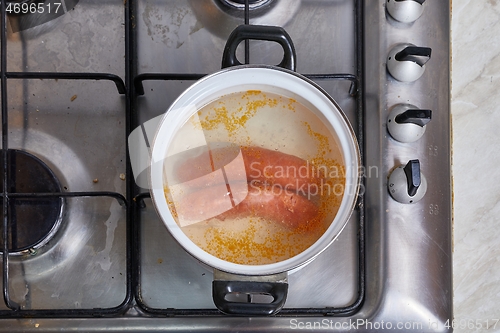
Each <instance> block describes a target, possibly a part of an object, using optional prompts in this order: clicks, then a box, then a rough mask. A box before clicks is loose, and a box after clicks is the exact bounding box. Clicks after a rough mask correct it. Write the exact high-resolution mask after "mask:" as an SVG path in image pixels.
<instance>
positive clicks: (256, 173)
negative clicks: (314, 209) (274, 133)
mask: <svg viewBox="0 0 500 333" xmlns="http://www.w3.org/2000/svg"><path fill="white" fill-rule="evenodd" d="M239 148H240V152H241V155H239V154H238V153H239V151H238V150H239V149H238V147H237V146H236V149H235V148H234V147H225V148H215V149H210V150H205V151H204V152H202V153H201V154H199V155H198V156H196V157H192V158H188V159H186V160H185V161H182V162H181V163H179V164H178V165H177V166H176V172H175V173H176V178H177V179H176V180H177V182H179V183H182V182H186V181H192V180H194V179H198V180H197V181H195V182H192V183H191V186H197V187H203V186H207V185H214V184H216V183H220V182H221V181H222V180H223V178H222V177H216V176H215V175H210V173H211V172H215V171H217V170H220V169H221V168H224V172H225V173H226V174H227V175H229V176H230V177H232V179H233V180H234V179H236V180H239V181H241V180H243V179H246V180H247V182H252V181H257V182H259V183H266V184H270V185H279V186H281V187H283V188H285V189H287V190H292V191H293V190H295V191H301V193H304V194H305V193H306V192H305V190H308V189H311V187H316V188H315V191H316V193H317V192H318V188H319V187H320V186H321V185H322V184H323V179H324V178H323V175H322V174H321V172H320V171H321V170H320V169H316V168H315V167H314V166H313V165H311V164H310V163H309V161H306V160H304V159H302V158H300V157H297V156H294V155H289V154H285V153H282V152H279V151H274V150H269V149H265V148H261V147H245V146H242V147H239ZM238 158H240V160H242V161H241V163H238ZM214 178H217V179H214ZM225 181H226V182H227V181H228V180H227V179H225Z"/></svg>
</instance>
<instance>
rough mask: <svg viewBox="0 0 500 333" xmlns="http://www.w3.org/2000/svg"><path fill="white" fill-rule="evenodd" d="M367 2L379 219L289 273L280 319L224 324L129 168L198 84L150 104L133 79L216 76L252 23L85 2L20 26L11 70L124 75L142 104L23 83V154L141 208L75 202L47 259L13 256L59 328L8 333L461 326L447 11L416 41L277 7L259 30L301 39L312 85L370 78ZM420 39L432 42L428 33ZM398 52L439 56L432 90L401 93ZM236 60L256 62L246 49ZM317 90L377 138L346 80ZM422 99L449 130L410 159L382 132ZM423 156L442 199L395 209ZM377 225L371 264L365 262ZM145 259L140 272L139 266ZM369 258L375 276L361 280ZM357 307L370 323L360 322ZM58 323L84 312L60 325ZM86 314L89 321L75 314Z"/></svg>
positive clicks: (95, 89)
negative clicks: (423, 50) (398, 192)
mask: <svg viewBox="0 0 500 333" xmlns="http://www.w3.org/2000/svg"><path fill="white" fill-rule="evenodd" d="M237 2H238V1H232V3H233V5H234V3H237ZM356 4H359V5H361V6H362V9H363V10H364V12H365V19H364V21H365V23H364V24H365V38H364V41H365V50H366V52H365V56H364V58H365V62H364V66H365V67H366V68H365V73H366V76H365V78H364V82H365V83H364V85H363V86H362V87H360V88H364V89H365V92H364V94H363V95H361V96H365V98H364V99H363V100H362V102H363V103H364V104H365V108H364V115H365V117H364V120H363V122H364V124H365V127H364V130H361V131H359V133H358V135H364V142H366V144H365V145H364V147H363V148H364V151H365V154H364V159H365V166H366V174H365V175H364V176H365V177H364V181H365V185H366V187H365V190H366V191H365V196H364V206H361V207H360V209H358V210H356V211H355V212H354V214H353V216H352V218H351V220H350V221H349V223H348V224H347V227H346V228H345V229H344V231H343V232H342V234H341V235H340V237H339V238H338V239H337V240H336V241H335V242H334V243H333V244H332V246H331V247H330V248H328V250H327V251H325V252H324V253H322V254H321V255H320V256H319V257H318V258H317V259H316V260H315V261H313V262H312V263H311V264H309V265H307V266H306V267H304V268H303V269H301V270H299V271H297V272H295V273H292V274H290V276H289V296H288V298H287V302H286V304H285V311H284V312H283V314H285V315H282V316H277V317H271V318H243V317H241V318H238V317H228V316H224V315H216V310H215V306H214V305H213V301H212V298H211V285H212V278H213V273H212V272H211V271H210V270H209V269H207V268H206V267H205V266H203V265H201V264H200V263H198V262H197V261H196V260H195V259H193V258H192V257H190V256H189V255H188V254H187V253H186V252H185V251H184V250H183V249H182V248H181V247H180V246H179V245H178V244H177V243H176V242H175V241H174V240H173V239H172V237H171V236H170V235H169V233H168V232H167V230H166V228H165V227H164V226H163V224H162V223H161V221H160V220H159V218H158V216H157V214H156V212H155V211H154V208H153V207H152V203H151V200H150V199H148V198H147V197H146V198H144V201H143V202H144V204H145V207H142V205H139V203H140V202H141V200H142V199H137V200H131V198H133V197H134V196H136V195H138V194H140V193H144V192H147V189H145V188H137V187H135V186H134V179H133V174H132V173H131V170H130V168H129V167H128V166H127V152H126V146H127V133H128V131H130V130H133V129H134V128H135V127H136V126H138V125H140V124H143V123H144V122H146V121H148V120H150V119H153V118H154V117H156V116H158V115H161V114H163V113H164V112H165V110H166V109H167V108H168V107H169V105H170V104H171V103H172V102H173V101H174V100H175V99H176V98H177V96H178V95H179V94H180V93H182V91H183V90H184V89H186V88H187V87H189V85H191V84H192V83H193V82H194V81H193V80H188V79H181V80H145V81H144V82H143V86H144V95H138V94H133V91H132V90H131V89H132V79H131V78H133V77H134V76H136V75H140V74H145V73H169V74H173V73H181V74H186V73H187V74H208V73H212V72H215V71H217V70H219V69H220V63H221V57H222V50H223V48H224V45H225V41H226V39H227V37H228V35H229V33H230V32H231V31H232V30H233V29H234V28H235V27H236V26H237V25H239V24H242V23H244V15H243V11H242V10H241V9H237V8H234V7H231V6H230V5H225V4H222V3H221V2H220V1H218V0H189V1H186V0H169V1H159V0H136V1H131V0H128V1H126V2H125V3H124V2H123V1H122V0H117V1H114V0H108V1H105V2H103V1H97V0H81V1H79V2H78V4H77V5H76V6H75V8H74V9H73V10H69V11H68V12H67V13H66V14H64V15H62V16H60V17H58V18H56V19H54V20H52V21H50V22H48V23H46V24H43V25H40V26H37V27H35V28H32V29H29V30H26V31H24V32H21V33H12V32H11V31H10V28H9V27H8V35H7V36H8V38H7V41H6V42H7V67H6V70H7V72H77V73H110V74H114V75H117V76H118V77H120V78H121V79H122V80H123V81H124V82H125V84H127V88H129V90H128V91H127V94H120V93H119V92H118V91H117V88H116V86H115V84H113V83H112V82H109V81H105V80H100V81H95V80H61V79H59V80H47V79H43V80H40V79H9V80H8V89H7V95H6V96H7V100H8V111H9V114H8V116H9V119H8V120H9V123H8V131H9V137H8V139H9V141H8V146H9V148H11V149H21V150H25V151H27V152H29V153H31V154H33V155H35V156H36V157H38V158H40V159H41V160H42V161H43V162H44V163H45V164H47V166H48V167H49V168H50V169H51V170H52V172H53V173H54V174H55V176H56V177H57V179H58V180H59V182H60V184H61V186H62V187H63V189H64V191H68V192H71V191H74V192H84V191H110V192H115V193H118V194H122V195H123V196H125V197H126V198H127V201H128V207H127V208H126V207H124V206H121V205H120V202H119V201H118V200H116V198H114V197H109V196H103V197H88V196H79V197H67V198H64V207H63V220H62V223H61V226H60V228H59V229H58V230H57V233H56V234H55V236H54V237H53V238H52V239H51V240H50V241H49V242H48V244H47V245H45V246H42V247H41V248H39V249H37V250H36V251H35V252H31V253H30V252H28V253H26V254H24V255H21V256H10V258H9V259H10V260H9V277H8V278H9V288H8V291H9V296H10V298H11V300H12V302H13V304H18V305H19V306H20V307H21V312H22V311H29V310H34V309H35V310H39V309H42V310H45V311H46V312H41V315H36V316H35V318H29V319H9V318H8V317H9V316H12V313H13V312H14V311H12V310H9V309H8V308H7V306H6V305H5V304H4V303H3V302H0V331H2V332H3V331H4V332H21V331H28V330H30V329H33V330H36V331H39V332H42V331H56V330H60V329H61V328H63V329H64V328H68V329H69V328H72V329H75V330H78V331H85V332H99V331H104V330H106V331H112V332H122V331H125V330H128V331H134V332H141V331H151V330H152V329H154V330H155V331H169V330H174V329H175V330H178V331H193V330H200V331H202V330H203V331H232V330H237V329H236V328H235V327H239V328H241V329H250V330H259V329H264V328H265V329H266V330H267V331H288V330H291V329H294V328H295V329H298V328H306V327H308V325H309V326H311V325H314V327H312V328H318V325H321V327H322V328H324V329H328V330H330V331H348V330H354V328H356V329H358V330H359V331H375V330H377V326H376V325H377V324H378V325H380V323H381V322H385V323H387V322H390V323H391V324H392V325H393V327H396V325H397V324H398V323H403V325H404V324H407V325H412V323H413V329H414V331H446V330H447V329H446V328H445V327H444V326H443V325H444V323H445V322H446V320H447V319H448V318H450V317H451V232H450V224H451V207H450V205H451V203H450V200H451V199H450V198H451V194H450V185H449V179H450V170H449V141H448V138H449V122H448V118H447V117H449V107H448V98H449V97H448V88H449V87H448V49H447V47H446V48H443V45H444V44H445V45H447V43H448V40H449V35H448V26H449V25H448V14H449V8H448V7H447V6H444V3H441V4H435V3H434V4H431V3H429V4H428V7H431V6H433V7H434V8H426V15H428V17H430V18H429V21H431V22H434V23H433V25H429V26H425V24H426V23H425V22H424V21H417V22H416V23H415V24H414V25H411V26H404V27H403V28H404V29H401V26H398V24H395V23H392V24H389V23H387V22H389V21H388V20H387V18H386V13H385V8H384V5H385V1H383V0H379V1H375V0H374V1H353V0H331V1H326V0H302V1H300V0H293V1H284V0H273V1H266V2H265V4H264V5H263V6H262V7H258V8H256V9H254V10H252V11H251V14H250V23H251V24H264V25H280V26H283V27H284V28H285V29H286V30H287V32H288V33H289V34H290V36H291V37H292V39H293V41H294V44H295V48H296V51H297V71H298V72H300V73H302V74H339V73H341V74H351V75H358V74H359V73H358V71H359V70H360V68H359V64H358V62H357V52H356V20H355V14H356V11H358V12H359V9H357V8H356ZM124 5H125V7H124ZM234 6H235V5H234ZM66 7H69V4H67V3H66ZM128 10H130V12H127V11H128ZM127 18H130V19H131V20H130V21H129V20H128V19H127ZM438 22H439V25H438ZM422 27H425V35H426V36H431V37H432V38H431V40H430V42H428V40H427V39H426V40H420V37H419V35H418V34H417V33H416V32H418V31H419V29H420V30H421V29H423V28H422ZM405 34H408V35H409V36H411V37H410V38H407V37H406V36H405ZM399 41H409V42H412V43H415V44H418V43H420V42H422V43H430V44H433V45H428V46H431V47H434V49H433V52H434V53H433V60H434V62H433V63H430V64H429V68H428V70H427V72H430V73H433V74H432V75H433V76H432V77H431V76H430V75H429V76H428V77H426V78H425V79H424V81H421V82H419V83H418V84H417V85H405V86H404V87H403V88H399V86H398V85H397V83H394V82H393V80H392V79H390V78H389V77H388V75H387V74H386V72H385V57H386V53H387V50H388V48H389V46H390V45H392V44H393V43H395V42H399ZM437 45H440V48H438V46H437ZM126 50H128V51H129V54H128V55H126ZM238 52H239V57H240V59H241V60H243V59H244V47H243V44H242V45H241V46H240V48H239V50H238ZM281 56H282V51H281V50H280V49H279V47H278V46H277V45H275V44H274V43H269V42H257V41H251V42H250V62H251V63H265V64H276V63H278V62H279V61H280V59H281ZM127 61H129V63H127ZM127 69H129V70H130V73H127ZM387 81H388V82H389V84H388V83H387ZM317 83H319V84H320V85H321V86H322V87H324V88H325V90H326V91H327V92H328V93H329V94H331V96H332V97H333V98H334V99H335V100H336V101H337V102H338V103H339V105H340V106H341V107H342V109H343V110H344V112H345V113H346V114H347V116H348V117H349V119H350V120H351V122H352V125H353V127H354V128H356V129H357V128H358V126H360V125H363V123H362V122H361V121H362V120H361V119H360V118H359V114H358V109H357V107H358V104H357V103H358V102H359V101H358V100H357V99H356V97H353V96H351V95H350V94H349V89H350V84H351V83H350V82H349V81H346V80H319V79H317ZM426 85H431V86H432V85H434V86H435V87H436V89H439V90H438V91H436V92H435V93H434V92H433V96H434V97H435V98H433V100H432V101H431V102H430V103H429V102H424V100H423V97H421V95H422V91H426V90H425V87H426ZM398 89H399V90H398ZM401 89H403V93H402V92H401ZM412 90H416V91H418V94H419V95H418V97H416V98H415V101H413V100H412V101H413V102H415V103H417V102H422V103H419V104H426V107H428V108H433V109H434V110H436V111H438V110H439V112H435V114H436V116H435V118H434V119H433V122H435V123H436V124H439V125H437V126H435V127H434V128H433V127H430V126H429V129H428V132H427V133H426V135H427V137H426V139H425V140H426V141H425V142H424V143H422V142H421V143H420V144H417V145H409V146H404V145H402V144H399V143H395V142H394V141H391V139H390V138H388V136H389V134H387V132H386V129H385V127H384V126H385V123H386V117H387V110H388V109H389V107H391V106H392V104H394V103H396V102H397V101H398V98H405V96H407V95H411V92H412ZM406 92H408V94H406ZM429 104H430V105H429ZM415 153H416V154H417V155H418V156H415ZM415 157H417V158H420V160H421V163H422V165H423V168H425V169H424V170H425V172H426V176H427V178H428V180H429V182H430V183H431V182H432V184H433V186H434V189H432V187H431V189H430V190H429V193H428V194H427V195H426V197H425V199H424V200H423V201H422V202H420V203H418V204H415V205H411V206H402V205H400V204H397V203H396V202H394V201H393V200H392V199H391V198H390V197H389V194H388V192H387V190H386V186H387V175H388V173H389V170H391V169H392V168H393V167H394V165H395V164H396V163H404V162H405V160H406V161H407V160H409V159H412V158H415ZM360 211H361V213H362V214H360ZM363 213H364V215H365V220H364V224H365V236H366V243H365V246H366V251H361V252H360V250H359V237H358V230H360V225H361V223H363V220H362V218H361V217H362V215H363ZM134 240H136V242H134ZM136 255H137V262H136V261H135V260H134V261H132V262H131V259H134V258H135V257H136ZM363 255H365V256H366V259H365V261H364V262H363V263H362V264H363V267H364V269H365V275H361V276H360V274H359V273H360V271H359V267H360V266H359V264H360V262H359V258H360V256H361V257H362V256H363ZM127 259H128V261H127ZM136 268H137V271H136ZM135 273H137V274H135ZM136 276H137V279H135V277H136ZM0 282H1V281H0ZM131 294H135V296H136V299H137V301H136V300H131V299H130V296H131ZM360 300H362V301H363V303H362V306H361V307H360V308H359V309H357V308H356V307H355V305H357V302H358V301H360ZM138 303H139V304H138ZM353 305H354V309H355V310H356V311H355V313H352V314H351V313H347V312H348V311H346V310H345V309H349V308H350V307H351V306H353ZM94 308H103V309H114V310H113V311H110V313H106V312H103V313H101V315H102V316H103V317H106V318H78V316H80V315H82V313H83V314H84V313H85V311H86V310H90V312H89V313H91V312H92V311H91V310H92V309H94ZM61 309H68V310H69V311H68V312H67V313H64V312H63V313H60V312H57V313H55V314H54V313H52V312H51V311H52V310H57V311H59V310H61ZM337 309H344V310H345V311H344V312H343V315H342V316H339V317H334V316H328V317H323V316H318V315H316V316H315V315H312V316H308V315H307V311H308V310H311V311H312V312H314V311H315V310H319V311H324V312H325V313H330V314H333V313H335V312H337ZM73 310H82V313H80V312H78V311H75V312H74V313H73V314H71V313H72V312H71V311H73ZM122 310H123V311H122ZM287 311H288V312H287ZM114 312H117V313H114ZM96 313H98V311H96ZM287 313H289V314H292V313H293V314H294V316H293V317H292V316H287V315H286V314H287ZM320 313H321V312H320ZM214 314H215V315H214ZM43 315H50V316H51V317H52V318H42V317H43ZM87 316H89V315H88V314H87ZM94 316H95V314H94ZM63 317H69V318H63ZM324 319H326V321H325V320H324ZM367 321H369V322H367ZM370 323H371V326H370ZM349 325H351V326H349ZM352 325H354V326H352ZM373 326H375V327H373ZM386 327H387V326H386ZM378 328H380V327H378ZM409 331H411V330H409Z"/></svg>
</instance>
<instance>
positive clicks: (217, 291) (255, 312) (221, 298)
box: [212, 280, 288, 316]
mask: <svg viewBox="0 0 500 333" xmlns="http://www.w3.org/2000/svg"><path fill="white" fill-rule="evenodd" d="M232 293H244V294H265V295H270V296H272V297H273V301H272V302H270V303H242V302H231V301H228V300H227V299H226V296H227V295H228V294H232ZM287 294H288V283H283V282H260V281H259V282H256V281H220V280H214V281H213V282H212V297H213V300H214V303H215V306H217V308H218V309H219V310H220V311H222V312H224V313H226V314H232V315H243V316H270V315H273V314H276V313H277V312H279V311H280V310H281V309H282V308H283V305H284V304H285V300H286V296H287Z"/></svg>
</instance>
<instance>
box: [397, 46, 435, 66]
mask: <svg viewBox="0 0 500 333" xmlns="http://www.w3.org/2000/svg"><path fill="white" fill-rule="evenodd" d="M431 53H432V49H431V48H430V47H418V46H408V47H405V48H404V49H403V50H402V51H400V52H398V53H397V54H396V56H395V59H396V60H398V61H412V62H414V63H416V64H418V65H419V66H423V65H425V64H426V63H427V62H428V61H429V59H430V58H431Z"/></svg>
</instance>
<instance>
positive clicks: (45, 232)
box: [0, 149, 64, 255]
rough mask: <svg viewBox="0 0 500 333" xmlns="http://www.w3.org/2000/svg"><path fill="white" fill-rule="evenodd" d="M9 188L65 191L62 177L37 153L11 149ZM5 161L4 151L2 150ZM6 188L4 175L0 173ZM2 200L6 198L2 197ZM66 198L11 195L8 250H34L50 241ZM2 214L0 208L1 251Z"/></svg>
mask: <svg viewBox="0 0 500 333" xmlns="http://www.w3.org/2000/svg"><path fill="white" fill-rule="evenodd" d="M8 155H9V157H8V158H9V168H10V170H9V174H10V175H9V177H10V181H9V189H8V190H9V192H11V193H56V192H62V189H61V185H60V183H59V180H58V179H57V178H56V176H55V175H54V173H53V172H52V170H50V168H49V167H48V166H47V165H46V164H45V163H44V162H43V161H42V160H40V159H39V158H38V157H36V156H34V155H32V154H30V153H28V152H26V151H22V150H17V149H9V150H8ZM0 163H3V154H0ZM0 186H2V188H3V178H1V177H0ZM0 202H2V204H3V198H0ZM63 207H64V199H63V198H58V197H45V198H43V197H37V198H20V197H18V198H14V197H13V198H9V218H10V221H9V230H8V237H9V254H12V255H20V254H25V253H33V251H35V253H36V249H38V248H40V247H42V246H44V245H45V244H47V242H48V241H50V240H51V239H52V237H53V236H54V235H55V233H56V231H57V230H58V229H59V226H60V225H61V221H62V216H63ZM3 216H4V212H3V210H2V209H0V253H1V252H2V249H3V246H4V239H3Z"/></svg>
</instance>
